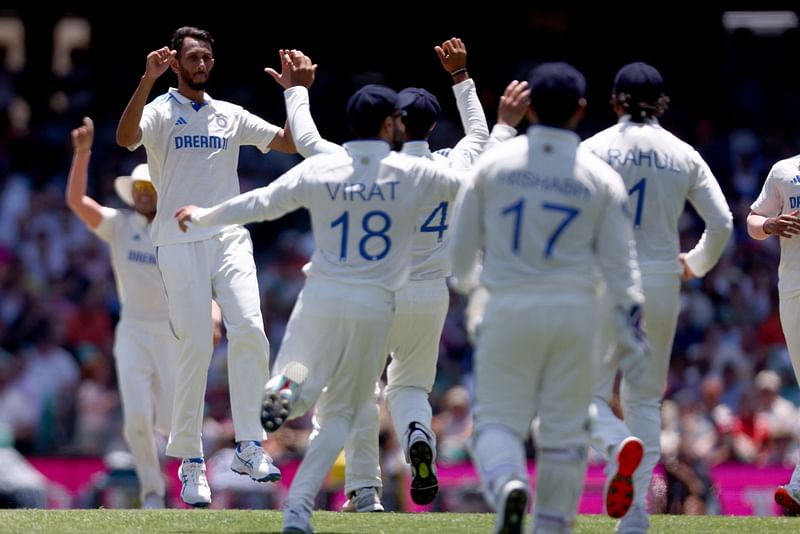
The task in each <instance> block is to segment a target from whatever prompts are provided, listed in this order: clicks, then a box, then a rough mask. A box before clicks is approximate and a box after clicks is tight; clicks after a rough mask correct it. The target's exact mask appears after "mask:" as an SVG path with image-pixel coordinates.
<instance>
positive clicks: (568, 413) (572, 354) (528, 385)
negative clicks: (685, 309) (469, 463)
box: [470, 288, 598, 525]
mask: <svg viewBox="0 0 800 534" xmlns="http://www.w3.org/2000/svg"><path fill="white" fill-rule="evenodd" d="M597 319H598V318H597V316H596V309H595V296H594V294H592V293H588V292H585V293H573V292H567V291H564V290H563V289H559V288H549V289H547V290H536V291H531V290H527V291H526V290H525V289H522V288H520V289H517V290H515V291H513V292H512V291H505V292H503V293H500V294H498V292H497V291H494V292H491V296H490V298H489V302H488V305H487V308H486V314H485V316H484V318H483V323H482V325H481V332H480V336H478V345H477V348H476V354H475V385H476V393H475V405H474V412H473V418H474V424H473V429H474V430H473V437H472V438H471V440H470V450H471V453H472V456H473V459H474V460H475V463H476V465H477V468H478V472H479V474H480V476H481V483H482V485H483V487H484V490H485V492H486V495H487V500H488V501H489V502H490V503H491V504H492V505H495V506H496V504H497V498H498V496H499V492H500V490H501V489H502V484H503V483H504V482H506V481H507V480H509V479H510V478H515V479H518V480H521V481H525V482H527V480H528V477H527V466H526V462H525V450H524V441H525V439H526V438H527V436H528V433H529V432H530V426H531V422H532V420H533V418H534V417H536V416H537V415H538V416H539V419H540V424H539V427H538V433H537V440H536V445H537V451H538V457H539V465H538V466H537V481H538V482H537V491H536V505H535V509H536V511H537V514H543V517H550V516H552V517H553V518H555V520H557V521H559V522H562V523H564V524H565V525H568V524H570V522H571V518H572V517H574V515H575V513H576V512H577V500H578V498H579V496H580V494H581V492H582V489H583V477H584V475H585V465H586V463H585V462H586V452H587V449H588V446H589V403H590V401H591V397H592V393H591V392H592V388H591V385H592V359H591V354H592V352H591V351H592V344H593V342H594V339H595V333H596V328H595V326H594V325H595V324H596V323H597Z"/></svg>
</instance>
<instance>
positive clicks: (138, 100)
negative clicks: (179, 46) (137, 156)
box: [117, 46, 176, 148]
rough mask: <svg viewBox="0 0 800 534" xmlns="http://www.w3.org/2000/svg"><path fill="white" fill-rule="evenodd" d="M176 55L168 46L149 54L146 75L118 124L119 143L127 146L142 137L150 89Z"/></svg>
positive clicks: (140, 81)
mask: <svg viewBox="0 0 800 534" xmlns="http://www.w3.org/2000/svg"><path fill="white" fill-rule="evenodd" d="M175 56H176V52H175V51H174V50H170V49H169V48H167V47H166V46H165V47H163V48H159V49H158V50H153V51H152V52H150V53H149V54H147V63H146V66H145V71H144V75H143V76H142V79H141V80H139V85H137V86H136V91H134V92H133V96H132V97H131V99H130V101H129V102H128V105H127V106H125V111H123V112H122V117H120V119H119V124H118V125H117V144H118V145H119V146H122V147H126V148H127V147H129V146H132V145H134V144H136V143H138V142H139V140H140V139H141V137H142V131H141V129H139V121H140V120H141V119H142V111H144V106H145V104H147V97H148V96H150V91H151V90H152V89H153V85H154V84H155V83H156V80H157V79H158V78H159V76H161V75H162V74H164V73H165V72H166V71H167V69H169V67H170V65H171V64H172V62H173V61H174V60H175Z"/></svg>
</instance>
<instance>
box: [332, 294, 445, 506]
mask: <svg viewBox="0 0 800 534" xmlns="http://www.w3.org/2000/svg"><path fill="white" fill-rule="evenodd" d="M449 306H450V292H449V291H448V290H447V282H446V281H445V279H444V278H436V279H433V280H410V281H408V282H407V283H406V285H405V286H404V287H403V288H402V289H400V290H399V291H396V292H395V311H394V317H393V318H392V327H391V329H390V331H389V344H388V352H389V353H391V355H392V361H391V362H390V363H389V368H388V369H387V371H386V376H387V382H386V407H387V408H388V410H389V414H390V415H391V417H392V424H393V426H394V429H395V432H396V433H397V436H398V438H399V439H401V440H402V439H403V435H404V433H405V432H406V430H407V429H408V425H409V424H410V423H411V422H412V421H417V422H419V423H422V426H424V427H425V429H426V430H427V431H428V435H430V436H434V433H433V432H432V431H431V419H432V412H431V404H430V402H429V401H428V395H429V394H430V392H431V389H432V388H433V383H434V381H435V380H436V364H437V361H438V359H439V342H440V340H441V337H442V329H443V328H444V321H445V318H446V317H447V310H448V308H449ZM386 352H387V351H384V353H386ZM378 415H379V414H378V410H377V409H376V406H375V401H374V399H371V400H369V401H368V402H367V403H365V404H364V405H363V407H362V408H361V410H359V413H358V415H357V418H356V421H357V424H356V425H355V427H354V429H353V432H352V433H351V435H350V436H348V439H347V445H346V446H345V455H346V458H347V462H346V464H345V465H346V467H345V493H350V492H352V491H355V490H357V489H359V488H365V487H378V488H380V487H382V485H383V484H382V482H381V472H380V462H379V449H378V440H377V437H378V435H379V430H380V429H379V426H380V420H379V417H378ZM434 440H435V438H434ZM403 447H405V443H404V444H403ZM435 447H436V444H435V442H434V450H435Z"/></svg>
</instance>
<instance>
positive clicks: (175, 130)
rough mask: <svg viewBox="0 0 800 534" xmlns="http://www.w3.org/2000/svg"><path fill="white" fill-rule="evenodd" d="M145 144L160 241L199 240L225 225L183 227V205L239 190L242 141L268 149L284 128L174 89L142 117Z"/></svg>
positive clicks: (213, 199)
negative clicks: (185, 229) (179, 217)
mask: <svg viewBox="0 0 800 534" xmlns="http://www.w3.org/2000/svg"><path fill="white" fill-rule="evenodd" d="M139 126H140V127H141V129H142V140H141V142H140V143H138V144H136V145H134V146H132V147H128V148H129V149H130V150H133V149H135V148H137V147H138V146H139V145H140V144H143V145H144V146H145V149H146V150H147V162H148V165H149V168H150V176H151V178H152V180H153V185H154V186H155V188H156V191H157V192H158V209H157V214H156V218H155V220H154V221H153V229H152V236H151V237H152V239H153V244H154V245H155V246H161V245H169V244H174V243H187V242H191V241H200V240H202V239H206V238H209V237H211V236H212V235H214V234H216V233H218V232H219V231H220V230H221V228H219V227H216V228H203V229H198V228H195V229H194V231H190V232H186V233H184V232H181V231H180V229H179V228H178V224H177V223H176V222H175V219H174V218H173V215H174V214H175V212H176V211H177V210H178V208H180V207H181V206H186V205H188V204H195V205H198V206H211V205H214V204H218V203H220V202H223V201H225V200H228V199H229V198H233V197H235V196H236V195H238V194H239V176H238V174H237V168H238V165H239V147H240V146H242V145H253V146H256V147H258V149H259V150H261V151H262V152H264V153H266V152H268V151H269V148H268V145H269V144H270V143H271V142H272V139H273V138H274V137H275V135H276V134H277V133H278V131H279V130H280V128H279V127H278V126H275V125H273V124H270V123H268V122H267V121H265V120H263V119H261V118H260V117H257V116H255V115H253V114H252V113H250V112H249V111H247V110H245V109H243V108H242V107H241V106H236V105H234V104H231V103H229V102H224V101H222V100H214V99H213V98H211V97H210V96H209V95H208V94H206V95H205V102H204V104H203V105H202V106H198V105H197V104H196V103H195V102H194V101H192V100H191V99H189V98H186V97H185V96H183V95H181V94H180V93H179V92H178V90H177V89H175V88H170V89H169V91H168V92H167V93H165V94H163V95H161V96H159V97H157V98H156V99H155V100H153V101H152V102H150V103H149V104H147V105H146V106H145V108H144V112H143V114H142V119H141V121H140V122H139Z"/></svg>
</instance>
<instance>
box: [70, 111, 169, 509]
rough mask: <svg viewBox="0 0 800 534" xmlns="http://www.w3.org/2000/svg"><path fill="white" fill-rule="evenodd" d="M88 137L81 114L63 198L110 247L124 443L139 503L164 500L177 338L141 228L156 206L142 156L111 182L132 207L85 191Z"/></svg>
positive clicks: (90, 128) (88, 125) (158, 504)
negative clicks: (162, 454) (162, 451)
mask: <svg viewBox="0 0 800 534" xmlns="http://www.w3.org/2000/svg"><path fill="white" fill-rule="evenodd" d="M93 139H94V125H93V123H92V120H91V119H89V118H88V117H87V118H85V119H83V126H81V127H79V128H76V129H75V130H73V131H72V145H73V149H74V154H73V158H72V166H71V168H70V172H69V179H68V181H67V191H66V197H67V205H68V206H69V207H70V209H71V210H72V211H73V212H74V213H75V214H76V215H77V216H78V217H79V218H80V219H81V220H82V221H83V222H84V223H85V224H86V226H88V227H89V229H91V230H92V231H93V232H94V233H95V234H97V236H98V237H100V238H101V239H102V240H103V241H105V242H106V243H108V245H109V247H110V248H111V266H112V268H113V271H114V279H115V280H116V283H117V293H118V294H119V301H120V304H121V309H120V318H119V322H118V323H117V328H116V333H115V339H114V359H115V362H116V367H117V380H118V382H119V391H120V396H121V398H122V419H123V427H122V433H123V435H124V436H125V441H127V442H128V446H129V447H130V449H131V454H132V455H133V463H134V467H135V468H136V476H137V478H138V479H139V493H140V498H141V501H142V508H164V504H165V502H164V498H165V485H164V476H163V474H162V471H161V466H160V464H159V459H158V449H157V447H156V442H155V435H154V433H153V432H154V430H156V429H157V430H158V431H159V432H161V433H163V434H164V435H165V436H166V435H168V434H169V427H170V419H171V417H172V396H173V391H174V388H175V367H176V364H177V361H178V350H179V347H178V341H177V340H176V339H175V336H173V335H172V332H171V331H170V329H169V317H168V315H169V314H168V311H167V299H166V295H165V294H164V284H163V283H162V281H161V275H160V274H159V272H158V266H157V265H156V252H155V248H154V247H153V244H152V243H151V242H150V236H149V235H148V231H149V227H150V223H151V222H152V220H153V217H154V216H155V213H156V192H155V189H153V184H152V183H151V181H150V175H149V174H148V172H147V164H146V163H143V164H141V165H137V166H136V168H134V169H133V172H132V173H131V175H130V176H120V177H118V178H117V179H116V181H115V182H114V186H115V188H116V190H117V194H118V195H119V197H120V198H121V199H122V200H123V201H124V202H125V204H127V205H129V206H131V207H132V208H133V210H117V209H113V208H109V207H106V206H102V205H100V204H98V203H97V201H95V200H94V199H93V198H91V197H89V196H87V195H86V183H87V175H88V169H89V159H90V157H91V149H92V142H93Z"/></svg>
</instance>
